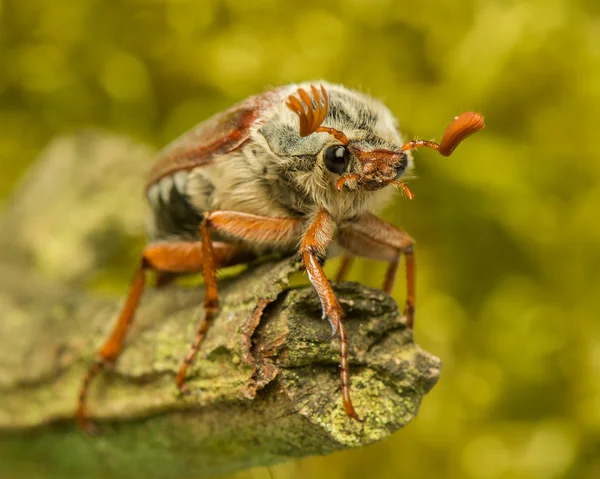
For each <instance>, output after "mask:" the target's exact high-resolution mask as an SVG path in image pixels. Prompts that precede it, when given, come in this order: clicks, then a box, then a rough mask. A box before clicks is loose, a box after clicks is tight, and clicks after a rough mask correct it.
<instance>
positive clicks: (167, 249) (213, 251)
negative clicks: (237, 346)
mask: <svg viewBox="0 0 600 479" xmlns="http://www.w3.org/2000/svg"><path fill="white" fill-rule="evenodd" d="M483 127H484V120H483V117H482V116H481V115H479V114H478V113H473V112H467V113H463V114H462V115H460V116H458V117H456V118H455V119H454V120H453V121H452V122H451V123H450V125H449V126H448V127H447V128H446V130H445V132H444V134H443V136H442V140H441V141H440V143H439V144H438V143H435V142H433V141H424V140H412V141H408V142H403V140H402V138H401V136H400V133H399V132H398V129H397V124H396V120H395V118H394V116H393V115H392V114H391V112H390V111H389V110H388V109H387V108H386V107H385V106H384V105H383V103H381V102H379V101H377V100H375V99H373V98H371V97H369V96H367V95H364V94H361V93H358V92H356V91H353V90H349V89H347V88H344V87H343V86H339V85H334V84H329V83H326V82H322V83H321V84H320V85H319V87H317V86H315V85H313V84H310V83H304V84H300V85H288V86H284V87H280V88H275V89H272V90H269V91H266V92H264V93H262V94H259V95H256V96H253V97H250V98H248V99H246V100H244V101H242V102H241V103H239V104H237V105H235V106H233V107H232V108H230V109H229V110H226V111H224V112H222V113H219V114H216V115H215V116H213V117H212V118H210V119H208V120H206V121H204V122H202V123H200V124H199V125H198V126H196V127H195V128H193V129H192V130H190V131H189V132H187V133H185V134H184V135H183V136H181V137H180V138H179V139H177V140H175V141H174V142H173V143H171V144H170V145H168V146H167V147H166V148H165V149H164V150H163V151H162V152H161V153H159V155H158V158H157V160H156V162H155V164H154V166H153V167H152V168H151V170H150V174H149V176H148V181H147V183H146V197H147V200H148V203H149V204H150V207H151V211H152V218H151V225H150V231H149V236H150V242H149V244H148V246H146V248H145V249H144V251H143V253H142V256H141V259H140V262H139V264H138V266H137V270H136V272H135V276H134V279H133V282H132V285H131V288H130V291H129V295H128V296H127V299H126V301H125V305H124V306H123V309H122V310H121V313H120V315H119V317H118V319H117V322H116V325H115V326H114V329H113V331H112V333H111V334H110V336H109V337H108V339H107V340H106V341H105V342H104V344H103V345H102V347H101V348H100V350H99V353H98V354H99V359H98V360H97V361H96V362H95V363H94V364H93V365H92V366H91V367H90V369H89V371H88V374H87V376H86V378H85V379H84V382H83V386H82V388H81V391H80V395H79V402H78V409H77V413H76V416H77V420H78V422H79V423H80V425H81V426H83V427H84V428H85V427H89V423H88V420H87V413H86V407H85V401H86V396H87V392H88V389H89V385H90V383H91V381H92V379H93V378H94V377H95V376H96V375H97V374H98V373H99V372H100V371H101V370H102V369H103V367H104V366H105V365H106V364H107V363H111V362H114V361H115V360H116V359H117V357H118V356H119V354H120V352H121V350H122V348H123V342H124V339H125V336H126V333H127V330H128V329H129V326H130V325H131V322H132V321H133V317H134V314H135V311H136V309H137V307H138V304H139V301H140V298H141V296H142V292H143V290H144V285H145V281H146V273H147V271H149V270H152V271H156V272H157V273H158V274H159V276H158V278H159V282H160V281H161V278H162V279H163V280H164V281H168V280H169V279H170V278H171V277H172V276H173V275H176V274H180V273H194V272H202V273H203V276H204V288H205V298H204V311H205V313H204V318H203V320H202V321H201V322H200V325H199V327H198V330H197V333H196V337H195V339H194V341H193V344H192V347H191V349H190V351H189V353H188V354H187V356H186V357H185V359H184V361H183V363H182V364H181V367H180V369H179V372H178V374H177V378H176V383H177V387H178V388H179V389H180V390H181V391H182V392H187V387H186V374H187V370H188V367H189V366H190V364H191V363H192V362H193V360H194V357H195V355H196V353H197V351H198V349H199V347H200V345H201V343H202V340H203V339H204V337H205V335H206V332H207V330H208V328H209V326H210V324H211V321H212V319H213V318H214V316H215V314H216V312H217V310H218V307H219V301H218V289H217V281H216V270H217V269H218V268H220V267H225V266H231V265H235V264H240V263H245V262H248V261H250V260H252V259H254V258H256V257H258V256H260V255H261V254H264V253H265V252H267V251H274V252H280V253H284V254H286V253H287V254H294V253H298V254H300V256H301V258H302V262H303V265H304V267H305V269H306V272H307V274H308V278H309V280H310V282H311V283H312V285H313V287H314V289H315V290H316V292H317V294H318V296H319V299H320V301H321V305H322V309H323V316H324V317H325V318H327V320H328V321H329V323H330V325H331V327H332V330H333V332H334V334H337V336H338V338H339V343H340V378H341V385H342V398H343V404H344V410H345V412H346V414H347V415H348V416H349V417H351V418H353V419H355V420H360V418H359V415H358V414H357V412H356V410H355V409H354V406H353V405H352V400H351V397H350V379H349V372H348V347H347V340H346V331H345V328H344V323H343V321H342V310H341V308H340V305H339V303H338V301H337V299H336V297H335V295H334V293H333V290H332V288H331V285H330V283H329V280H328V279H327V277H326V275H325V273H324V272H323V268H322V264H323V262H324V260H325V257H326V254H327V248H328V247H329V246H330V245H331V244H332V243H336V244H337V245H338V246H340V247H341V248H342V249H343V250H344V251H345V253H346V254H345V256H344V259H343V262H342V266H341V268H340V271H339V273H338V276H337V278H336V279H337V281H341V280H343V278H344V276H345V274H346V272H347V271H348V269H349V267H350V261H351V258H352V257H353V256H363V257H366V258H371V259H376V260H382V261H386V262H388V264H389V266H388V268H387V272H386V275H385V278H384V282H383V290H384V291H385V292H386V293H389V292H390V291H391V290H392V286H393V284H394V279H395V276H396V271H397V268H398V263H399V259H400V256H401V255H404V257H405V258H406V276H407V293H406V302H405V306H404V314H405V316H406V321H407V325H408V327H412V325H413V319H414V311H415V261H414V252H413V240H412V238H411V237H410V236H409V235H408V234H407V233H405V232H404V231H401V230H400V229H398V228H396V227H395V226H392V225H391V224H388V223H386V222H385V221H383V220H381V219H379V218H378V217H377V216H375V215H374V214H373V213H372V212H371V211H373V209H374V207H375V206H376V205H377V204H378V202H380V201H381V200H382V199H383V198H384V196H385V195H386V194H387V190H389V188H386V187H387V186H390V185H392V186H396V187H398V188H400V189H402V190H403V191H404V193H405V194H406V195H407V196H408V197H409V198H410V199H412V196H413V195H412V192H411V191H410V189H409V188H408V186H407V185H406V184H405V183H404V182H403V181H402V179H403V177H405V176H406V175H407V172H409V171H410V170H411V168H412V156H411V153H410V152H411V150H414V149H416V148H418V147H429V148H433V149H434V150H437V151H438V152H439V153H441V154H442V155H444V156H449V155H450V154H451V153H452V152H453V151H454V149H455V148H456V147H457V146H458V144H459V143H460V142H461V141H462V140H464V139H465V138H466V137H467V136H469V135H471V134H473V133H475V132H477V131H479V130H481V129H482V128H483Z"/></svg>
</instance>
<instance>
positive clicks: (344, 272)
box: [335, 253, 354, 283]
mask: <svg viewBox="0 0 600 479" xmlns="http://www.w3.org/2000/svg"><path fill="white" fill-rule="evenodd" d="M353 263H354V256H352V255H351V254H348V253H345V254H344V256H342V263H341V264H340V268H339V269H338V272H337V274H336V276H335V282H336V283H341V282H343V281H346V277H347V276H348V273H349V272H350V270H351V269H352V264H353Z"/></svg>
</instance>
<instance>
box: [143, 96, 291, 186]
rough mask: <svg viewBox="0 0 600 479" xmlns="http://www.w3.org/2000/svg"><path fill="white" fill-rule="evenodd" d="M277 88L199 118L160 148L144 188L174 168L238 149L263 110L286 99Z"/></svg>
mask: <svg viewBox="0 0 600 479" xmlns="http://www.w3.org/2000/svg"><path fill="white" fill-rule="evenodd" d="M286 92H287V90H285V89H283V88H277V89H273V90H269V91H266V92H264V93H261V94H259V95H255V96H253V97H250V98H248V99H246V100H244V101H242V102H241V103H238V104H237V105H234V106H233V107H231V108H230V109H228V110H226V111H224V112H221V113H217V114H216V115H214V116H212V117H211V118H209V119H208V120H206V121H203V122H202V123H200V124H199V125H197V126H196V127H194V128H193V129H191V130H190V131H188V132H187V133H184V134H183V135H182V136H180V137H179V138H178V139H177V140H175V141H174V142H173V143H171V144H170V145H168V146H167V147H166V148H164V149H163V150H162V151H161V152H160V153H159V154H158V158H157V160H156V162H155V163H154V165H153V166H152V168H151V169H150V172H149V174H148V181H147V182H146V187H148V186H151V185H153V184H154V183H156V182H157V181H159V180H160V179H161V178H163V177H165V176H168V175H170V174H172V173H175V172H177V171H185V170H191V169H193V168H196V167H198V166H201V165H206V164H207V163H210V162H211V161H212V159H213V158H214V157H215V156H218V155H223V154H226V153H230V152H232V151H234V150H236V149H238V148H240V147H241V146H242V145H244V143H246V141H248V139H249V137H250V132H251V128H252V126H256V127H260V126H261V125H262V123H263V122H264V120H266V118H265V116H266V115H265V113H266V112H267V111H268V110H270V109H272V108H273V107H275V106H277V105H278V104H280V103H281V102H283V100H284V99H285V98H286Z"/></svg>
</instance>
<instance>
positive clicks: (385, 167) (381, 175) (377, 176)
mask: <svg viewBox="0 0 600 479" xmlns="http://www.w3.org/2000/svg"><path fill="white" fill-rule="evenodd" d="M358 157H359V160H360V162H361V164H362V183H363V185H364V187H366V188H367V189H378V188H382V187H383V186H385V185H387V184H388V183H389V182H391V181H393V180H397V179H398V178H400V177H401V176H402V175H403V174H404V171H405V170H406V167H407V166H408V157H407V156H406V154H405V153H403V152H395V151H390V150H373V151H368V152H361V154H360V155H358Z"/></svg>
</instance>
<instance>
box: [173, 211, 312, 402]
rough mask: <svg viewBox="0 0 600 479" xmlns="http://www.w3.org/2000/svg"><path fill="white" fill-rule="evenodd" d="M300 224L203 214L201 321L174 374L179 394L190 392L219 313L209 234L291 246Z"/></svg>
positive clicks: (223, 213)
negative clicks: (190, 375)
mask: <svg viewBox="0 0 600 479" xmlns="http://www.w3.org/2000/svg"><path fill="white" fill-rule="evenodd" d="M300 227H301V224H300V222H299V221H298V220H295V219H291V218H270V217H264V216H256V215H251V214H246V213H239V212H235V211H213V212H210V213H206V214H205V216H204V220H203V221H202V224H201V226H200V235H201V239H202V256H203V259H204V261H203V265H202V266H203V274H204V287H205V290H206V294H205V296H204V318H203V320H202V321H201V322H200V325H199V326H198V330H197V331H196V337H195V338H194V342H193V343H192V346H191V348H190V351H189V352H188V354H187V355H186V357H185V359H184V361H183V363H182V364H181V367H180V368H179V371H178V372H177V387H178V388H179V390H180V391H181V392H182V393H188V392H189V390H188V388H187V385H186V383H185V381H186V376H187V371H188V369H189V367H190V365H191V364H192V362H193V361H194V358H195V357H196V354H197V353H198V350H199V349H200V345H201V344H202V341H203V340H204V338H205V336H206V333H207V331H208V328H209V327H210V324H211V323H212V321H213V319H214V316H215V314H216V312H217V310H218V309H219V295H218V289H217V278H216V268H217V266H218V265H216V264H215V261H214V255H215V254H216V250H214V251H213V246H212V243H211V241H210V231H209V230H213V231H218V232H220V233H223V234H225V235H227V236H230V237H232V238H235V239H237V240H240V239H241V240H246V241H248V242H250V243H253V244H256V245H265V246H268V245H272V246H279V247H281V246H282V245H286V244H290V245H293V244H294V243H295V241H296V240H297V238H298V236H299V234H300Z"/></svg>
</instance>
